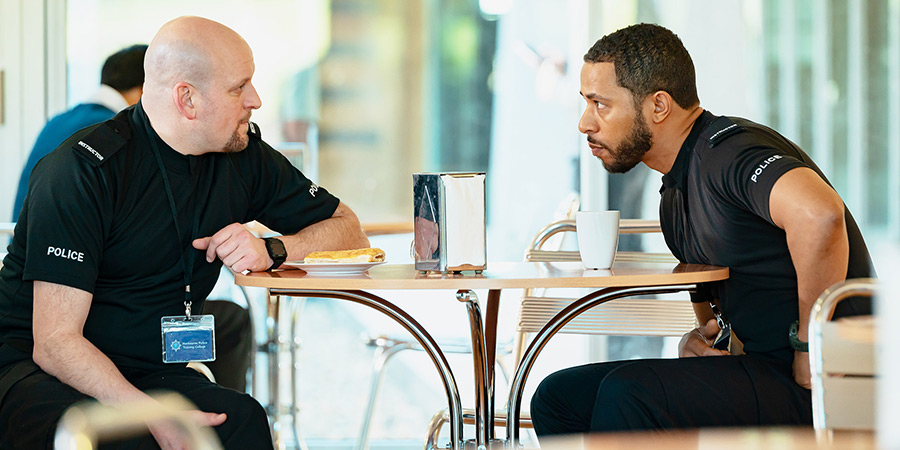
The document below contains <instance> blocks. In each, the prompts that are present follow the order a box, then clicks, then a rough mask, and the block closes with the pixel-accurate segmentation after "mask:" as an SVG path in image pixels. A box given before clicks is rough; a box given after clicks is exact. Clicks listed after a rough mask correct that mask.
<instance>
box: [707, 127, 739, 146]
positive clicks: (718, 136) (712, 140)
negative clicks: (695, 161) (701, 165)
mask: <svg viewBox="0 0 900 450" xmlns="http://www.w3.org/2000/svg"><path fill="white" fill-rule="evenodd" d="M723 125H724V126H722V127H721V128H719V129H718V130H716V131H715V132H713V134H712V135H710V137H709V141H708V142H709V148H713V147H715V146H717V145H719V144H720V143H721V142H722V141H724V140H725V139H727V138H728V137H729V136H733V135H735V134H737V133H740V132H741V131H744V127H742V126H740V125H738V124H736V123H734V122H731V121H728V123H727V124H723Z"/></svg>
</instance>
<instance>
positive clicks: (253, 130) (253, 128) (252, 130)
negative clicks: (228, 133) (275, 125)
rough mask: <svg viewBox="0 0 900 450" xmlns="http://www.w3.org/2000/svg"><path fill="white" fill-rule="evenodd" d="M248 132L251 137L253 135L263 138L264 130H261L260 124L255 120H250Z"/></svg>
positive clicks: (253, 136) (255, 137)
mask: <svg viewBox="0 0 900 450" xmlns="http://www.w3.org/2000/svg"><path fill="white" fill-rule="evenodd" d="M247 134H248V135H250V137H252V138H253V139H256V140H262V131H260V130H259V125H257V124H255V123H253V122H249V127H248V129H247Z"/></svg>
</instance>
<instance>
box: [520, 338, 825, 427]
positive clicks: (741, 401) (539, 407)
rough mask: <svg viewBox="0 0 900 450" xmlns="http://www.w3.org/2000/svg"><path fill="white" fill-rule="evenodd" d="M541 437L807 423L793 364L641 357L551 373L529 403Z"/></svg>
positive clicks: (750, 358) (806, 404)
mask: <svg viewBox="0 0 900 450" xmlns="http://www.w3.org/2000/svg"><path fill="white" fill-rule="evenodd" d="M531 418H532V421H533V422H534V429H535V432H537V434H538V435H539V436H546V435H554V434H569V433H587V432H603V431H624V430H664V429H675V428H700V427H728V426H763V425H812V406H811V400H810V391H809V390H807V389H804V388H802V387H800V385H798V384H797V383H795V382H794V377H793V374H792V369H791V364H790V363H787V362H784V361H782V360H778V359H772V358H769V357H765V356H759V355H741V356H711V357H702V358H682V359H645V360H633V361H617V362H609V363H599V364H589V365H585V366H579V367H573V368H569V369H565V370H561V371H559V372H555V373H553V374H551V375H550V376H548V377H547V378H546V379H544V380H543V381H542V382H541V384H540V386H539V387H538V389H537V391H536V392H535V394H534V396H533V397H532V400H531Z"/></svg>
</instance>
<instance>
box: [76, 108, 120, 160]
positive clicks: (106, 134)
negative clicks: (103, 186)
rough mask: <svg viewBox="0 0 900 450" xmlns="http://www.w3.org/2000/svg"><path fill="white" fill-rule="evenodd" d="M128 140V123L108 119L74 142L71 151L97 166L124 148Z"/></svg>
mask: <svg viewBox="0 0 900 450" xmlns="http://www.w3.org/2000/svg"><path fill="white" fill-rule="evenodd" d="M129 138H131V128H130V127H129V126H128V123H127V122H122V121H118V120H115V119H110V120H107V121H106V122H103V123H101V124H99V125H97V126H96V127H94V129H93V130H91V131H90V132H89V133H88V134H86V135H84V136H83V137H82V138H81V139H79V140H78V141H76V142H75V145H73V146H72V149H73V150H74V151H75V153H76V154H78V155H81V156H82V157H84V158H86V159H87V160H88V161H90V162H91V164H93V165H95V166H99V165H101V164H103V163H104V162H105V161H106V160H107V158H109V157H110V156H112V155H113V154H114V153H116V152H117V151H119V149H121V148H122V147H124V146H125V144H126V143H127V142H128V139H129Z"/></svg>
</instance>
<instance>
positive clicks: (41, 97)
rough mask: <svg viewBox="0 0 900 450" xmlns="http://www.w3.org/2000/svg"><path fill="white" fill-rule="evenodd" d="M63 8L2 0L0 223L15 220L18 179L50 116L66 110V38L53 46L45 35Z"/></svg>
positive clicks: (60, 0) (55, 0)
mask: <svg viewBox="0 0 900 450" xmlns="http://www.w3.org/2000/svg"><path fill="white" fill-rule="evenodd" d="M64 5H65V2H64V0H47V1H46V2H36V1H29V0H0V70H2V71H3V74H4V86H2V89H3V104H2V105H0V107H2V108H3V110H4V120H3V122H2V123H0V161H2V162H3V163H2V164H0V222H8V221H9V220H10V219H11V217H12V205H13V201H14V200H15V195H16V188H17V186H18V183H19V174H20V172H21V170H22V166H23V165H24V164H25V160H26V159H27V157H28V153H29V152H30V151H31V146H32V144H33V143H34V139H35V138H36V137H37V134H38V132H39V131H40V130H41V127H42V126H43V125H44V122H45V121H46V119H47V117H48V111H51V112H52V111H59V110H61V109H62V108H63V107H64V105H65V88H64V80H65V52H64V50H63V47H62V45H61V42H64V38H65V35H64V33H55V34H54V36H53V37H52V38H50V41H48V38H47V34H48V33H47V32H46V28H47V27H59V23H60V20H63V18H64ZM59 29H60V30H65V28H64V27H60V28H59ZM51 85H52V86H53V87H54V88H53V89H48V86H51Z"/></svg>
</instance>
